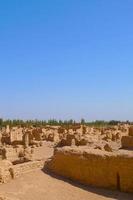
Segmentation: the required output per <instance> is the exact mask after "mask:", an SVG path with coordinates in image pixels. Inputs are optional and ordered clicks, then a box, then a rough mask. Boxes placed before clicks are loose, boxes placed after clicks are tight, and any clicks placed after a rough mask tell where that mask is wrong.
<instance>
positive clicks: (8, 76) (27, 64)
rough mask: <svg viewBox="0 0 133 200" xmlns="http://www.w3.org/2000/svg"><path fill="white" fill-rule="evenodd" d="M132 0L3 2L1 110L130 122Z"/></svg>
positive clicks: (0, 26)
mask: <svg viewBox="0 0 133 200" xmlns="http://www.w3.org/2000/svg"><path fill="white" fill-rule="evenodd" d="M132 11H133V1H132V0H126V1H125V0H108V1H107V0H93V1H89V0H84V1H81V0H64V1H62V0H23V1H18V0H12V1H10V0H2V1H1V2H0V92H1V95H0V116H1V117H3V118H23V119H35V118H38V119H48V118H57V119H69V118H73V119H75V120H79V119H80V118H85V119H86V120H96V119H98V120H100V119H101V120H102V119H104V120H111V119H117V120H133V26H132V21H133V12H132Z"/></svg>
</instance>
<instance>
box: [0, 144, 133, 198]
mask: <svg viewBox="0 0 133 200" xmlns="http://www.w3.org/2000/svg"><path fill="white" fill-rule="evenodd" d="M44 152H45V153H44ZM52 153H53V148H52V143H46V144H45V145H44V146H43V147H39V148H37V149H36V151H35V157H36V158H37V159H39V158H42V157H43V158H44V159H46V158H47V157H50V156H51V155H52ZM0 193H1V194H2V195H4V196H6V197H9V198H11V199H13V200H17V199H19V200H81V199H82V200H132V199H133V195H132V194H126V193H120V192H118V191H110V190H104V189H99V188H91V187H84V186H82V185H79V184H76V183H73V182H70V181H67V180H66V179H61V178H59V177H56V176H52V175H50V174H46V173H44V172H43V171H41V170H36V171H34V172H30V173H28V174H25V175H23V176H22V177H20V178H18V179H15V180H13V181H11V182H10V183H7V184H3V185H1V186H0Z"/></svg>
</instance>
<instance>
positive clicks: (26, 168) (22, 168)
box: [12, 160, 44, 178]
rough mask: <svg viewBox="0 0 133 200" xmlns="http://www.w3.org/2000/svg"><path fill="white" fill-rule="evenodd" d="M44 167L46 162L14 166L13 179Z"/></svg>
mask: <svg viewBox="0 0 133 200" xmlns="http://www.w3.org/2000/svg"><path fill="white" fill-rule="evenodd" d="M43 166H44V161H42V160H41V161H32V162H26V163H23V164H18V165H14V166H13V168H12V175H13V178H17V177H19V176H21V175H22V174H25V173H28V172H30V171H32V170H35V169H41V168H43Z"/></svg>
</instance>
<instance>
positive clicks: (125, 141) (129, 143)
mask: <svg viewBox="0 0 133 200" xmlns="http://www.w3.org/2000/svg"><path fill="white" fill-rule="evenodd" d="M121 144H122V148H129V149H130V148H133V136H123V137H122V139H121Z"/></svg>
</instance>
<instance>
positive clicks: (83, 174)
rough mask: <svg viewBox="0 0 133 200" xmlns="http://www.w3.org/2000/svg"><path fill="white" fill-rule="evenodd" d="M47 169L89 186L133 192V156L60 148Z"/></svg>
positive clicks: (47, 164)
mask: <svg viewBox="0 0 133 200" xmlns="http://www.w3.org/2000/svg"><path fill="white" fill-rule="evenodd" d="M46 168H47V169H49V170H51V171H52V172H54V173H56V174H58V175H61V176H64V177H67V178H69V179H72V180H75V181H78V182H80V183H83V184H86V185H92V186H98V187H104V188H110V189H120V190H121V191H125V192H133V155H128V153H127V154H126V153H124V154H123V153H111V152H103V151H100V150H83V149H81V150H80V149H79V148H72V147H64V148H58V149H56V151H55V155H54V156H53V158H52V159H51V160H50V161H48V162H47V163H46Z"/></svg>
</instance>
